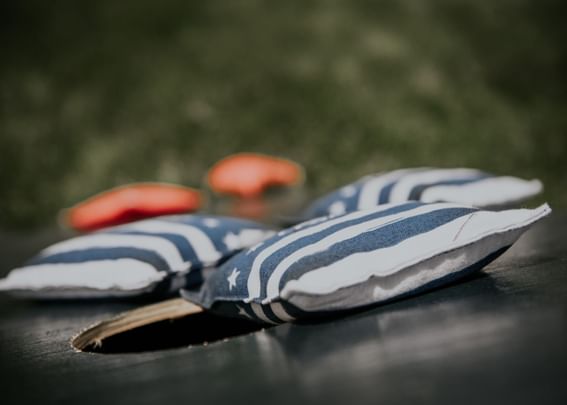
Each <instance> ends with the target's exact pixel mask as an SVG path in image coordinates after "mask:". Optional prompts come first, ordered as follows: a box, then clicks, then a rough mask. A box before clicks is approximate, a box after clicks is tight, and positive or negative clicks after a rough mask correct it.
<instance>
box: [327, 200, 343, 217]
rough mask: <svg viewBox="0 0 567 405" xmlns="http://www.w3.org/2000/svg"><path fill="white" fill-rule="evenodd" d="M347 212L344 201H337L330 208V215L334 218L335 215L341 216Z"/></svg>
mask: <svg viewBox="0 0 567 405" xmlns="http://www.w3.org/2000/svg"><path fill="white" fill-rule="evenodd" d="M345 212H346V205H345V203H344V202H342V201H335V202H334V203H333V204H331V206H330V207H329V214H331V215H333V216H334V215H341V214H344V213H345Z"/></svg>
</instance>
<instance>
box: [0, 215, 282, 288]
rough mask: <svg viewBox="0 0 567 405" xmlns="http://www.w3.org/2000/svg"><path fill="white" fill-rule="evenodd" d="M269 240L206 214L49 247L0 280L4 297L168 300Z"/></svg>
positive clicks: (254, 229)
mask: <svg viewBox="0 0 567 405" xmlns="http://www.w3.org/2000/svg"><path fill="white" fill-rule="evenodd" d="M272 234H273V231H271V230H269V229H267V228H265V227H264V226H262V225H259V224H257V223H254V222H251V221H244V220H239V219H232V218H226V217H216V216H205V215H180V216H169V217H160V218H159V219H157V218H156V219H149V220H144V221H138V222H133V223H130V224H127V225H122V226H117V227H113V228H107V229H105V230H103V231H98V232H94V233H91V234H88V235H84V236H79V237H75V238H72V239H69V240H66V241H63V242H60V243H56V244H54V245H52V246H49V247H47V248H46V249H44V250H42V251H41V252H40V253H39V254H38V255H37V256H36V257H34V258H32V259H31V260H30V261H29V262H28V263H26V264H25V265H24V266H23V267H20V268H17V269H14V270H12V271H11V272H10V273H9V274H8V276H7V277H6V278H5V279H3V280H0V291H10V292H12V293H14V294H17V295H22V296H26V297H31V298H38V299H45V298H55V299H60V298H91V297H92V298H105V297H131V296H137V295H143V294H149V293H155V294H165V295H167V294H169V293H172V292H174V291H177V290H179V289H180V288H182V287H188V286H192V285H198V284H200V283H201V282H202V271H203V270H204V269H207V268H212V267H214V266H217V265H218V264H220V263H222V262H223V261H225V260H226V259H227V258H229V257H230V256H232V255H234V254H235V253H236V252H238V251H239V250H241V249H244V248H246V247H250V246H252V245H254V244H255V243H257V242H259V241H261V240H263V239H264V238H266V237H268V236H270V235H272Z"/></svg>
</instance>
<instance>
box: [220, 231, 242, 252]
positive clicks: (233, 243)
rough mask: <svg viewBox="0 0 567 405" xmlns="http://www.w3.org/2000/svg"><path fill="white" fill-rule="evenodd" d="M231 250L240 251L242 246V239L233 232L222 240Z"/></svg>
mask: <svg viewBox="0 0 567 405" xmlns="http://www.w3.org/2000/svg"><path fill="white" fill-rule="evenodd" d="M222 241H223V242H224V244H225V245H226V247H227V248H228V249H229V250H238V249H240V248H241V246H240V238H239V237H238V235H235V234H234V233H232V232H229V233H227V234H226V236H225V237H224V239H223V240H222Z"/></svg>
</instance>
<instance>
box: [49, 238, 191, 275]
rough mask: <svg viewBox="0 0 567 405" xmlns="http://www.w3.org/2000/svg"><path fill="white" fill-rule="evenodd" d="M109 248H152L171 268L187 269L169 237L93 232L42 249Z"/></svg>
mask: <svg viewBox="0 0 567 405" xmlns="http://www.w3.org/2000/svg"><path fill="white" fill-rule="evenodd" d="M99 247H108V248H138V249H145V250H151V251H152V252H155V253H157V254H158V255H159V256H160V257H162V258H163V259H164V260H165V261H166V262H167V264H168V266H169V267H170V269H171V270H173V271H180V270H186V267H187V263H186V262H184V261H183V258H182V257H181V255H180V254H179V251H178V250H177V247H176V246H175V245H174V244H173V243H171V242H170V241H168V240H167V239H164V238H160V237H157V236H146V235H119V234H116V235H113V234H109V233H101V234H92V235H87V236H81V237H78V238H73V239H69V240H66V241H63V242H60V243H57V244H55V245H52V246H50V247H48V248H47V249H44V250H42V251H41V255H42V256H47V255H52V254H56V253H67V252H71V251H74V250H82V249H92V248H99Z"/></svg>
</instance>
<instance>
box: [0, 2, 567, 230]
mask: <svg viewBox="0 0 567 405" xmlns="http://www.w3.org/2000/svg"><path fill="white" fill-rule="evenodd" d="M565 15H567V3H566V2H564V1H559V0H557V1H556V0H537V1H536V0H531V1H527V0H516V1H512V0H498V1H484V2H483V1H478V0H476V1H473V0H430V1H422V0H411V1H410V0H383V1H305V0H294V1H289V0H286V1H281V2H276V1H270V2H268V1H256V0H246V1H210V0H209V1H201V2H197V1H184V0H160V1H157V2H150V1H146V0H138V1H110V0H104V1H102V0H101V1H97V2H89V3H86V2H77V1H45V0H41V1H40V0H37V1H30V0H23V1H13V2H7V1H6V2H2V3H1V5H0V44H1V45H2V48H1V49H2V50H1V61H0V153H1V156H0V227H2V228H27V227H31V226H40V225H41V226H45V225H49V224H53V223H54V221H55V215H56V213H57V211H58V210H59V208H61V207H65V206H69V205H71V204H73V203H75V202H77V201H79V200H80V199H82V198H85V197H87V196H89V195H92V194H93V193H96V192H99V191H102V190H104V189H106V188H108V187H112V186H116V185H120V184H124V183H127V182H131V181H146V180H152V181H168V182H175V183H181V184H185V185H190V186H198V187H200V186H202V179H203V175H204V173H205V172H206V170H207V168H208V167H210V165H211V164H213V163H214V162H215V161H216V160H218V159H220V158H222V157H223V156H225V155H226V154H229V153H233V152H238V151H257V152H264V153H269V154H276V155H281V156H285V157H289V158H292V159H295V160H297V161H299V162H301V163H302V164H304V165H305V166H306V169H307V174H308V182H307V185H308V187H309V190H311V191H312V192H313V193H314V194H317V193H321V192H324V191H326V190H329V189H331V188H334V187H336V186H338V185H341V184H344V183H346V182H349V181H352V180H354V179H356V178H357V177H359V176H361V175H364V174H367V173H370V172H374V171H379V170H387V169H395V168H399V167H404V166H418V165H430V166H446V167H451V166H469V167H477V168H481V169H484V170H488V171H493V172H496V173H501V174H513V175H518V176H522V177H526V178H533V177H539V178H541V179H542V180H543V181H544V183H545V186H546V191H545V195H544V196H543V197H542V199H544V198H545V199H547V200H549V201H550V202H551V204H552V206H553V207H555V208H559V207H563V208H564V207H566V206H567V189H566V187H565V184H566V183H565V180H564V176H565V174H566V173H567V170H566V169H567V163H566V159H565V154H566V153H565V152H567V134H566V132H567V131H566V130H567V108H566V105H567V104H566V101H567V91H566V90H567V86H566V81H565V73H566V72H567V41H566V40H565V38H567V25H566V24H565V22H564V16H565Z"/></svg>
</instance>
